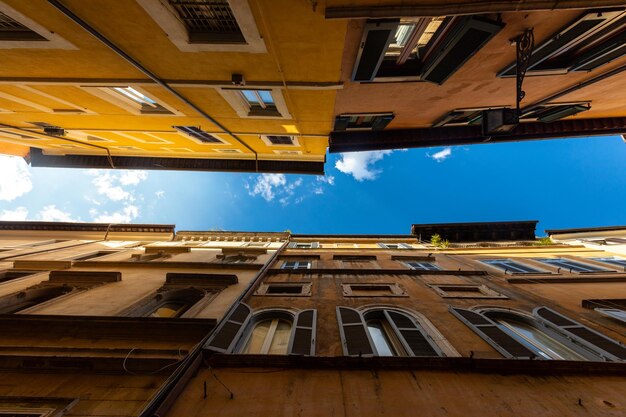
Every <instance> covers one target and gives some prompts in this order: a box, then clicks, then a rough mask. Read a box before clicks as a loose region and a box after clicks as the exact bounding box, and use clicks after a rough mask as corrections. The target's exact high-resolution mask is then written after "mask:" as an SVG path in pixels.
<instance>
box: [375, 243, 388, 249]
mask: <svg viewBox="0 0 626 417" xmlns="http://www.w3.org/2000/svg"><path fill="white" fill-rule="evenodd" d="M377 245H378V247H379V248H383V249H387V245H386V244H384V243H377Z"/></svg>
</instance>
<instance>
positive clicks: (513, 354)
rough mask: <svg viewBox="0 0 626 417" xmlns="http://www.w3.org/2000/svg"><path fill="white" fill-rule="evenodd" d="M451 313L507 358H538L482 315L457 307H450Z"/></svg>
mask: <svg viewBox="0 0 626 417" xmlns="http://www.w3.org/2000/svg"><path fill="white" fill-rule="evenodd" d="M450 312H451V313H452V314H454V315H455V316H457V318H458V319H459V320H461V321H462V322H463V323H465V324H466V325H467V326H468V327H469V328H470V329H472V330H473V331H474V332H476V334H478V335H479V336H480V337H482V338H483V339H485V341H486V342H487V343H489V344H490V345H491V346H493V347H494V348H495V349H496V350H497V351H498V352H500V353H501V354H503V355H504V356H505V357H507V358H516V359H529V358H533V357H535V356H536V355H535V353H534V352H532V351H531V350H530V349H528V348H526V347H525V346H524V345H523V344H521V343H520V342H518V341H517V340H515V339H514V338H513V337H512V336H510V335H509V334H508V333H506V332H504V331H503V330H502V329H500V327H498V325H497V324H496V323H494V322H493V321H491V320H489V318H487V317H485V316H483V315H482V314H479V313H476V312H474V311H471V310H466V309H463V308H456V307H450Z"/></svg>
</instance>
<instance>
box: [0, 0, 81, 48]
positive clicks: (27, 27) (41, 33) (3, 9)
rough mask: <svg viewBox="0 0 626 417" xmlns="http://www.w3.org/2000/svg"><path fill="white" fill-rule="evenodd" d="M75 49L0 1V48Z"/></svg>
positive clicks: (52, 32)
mask: <svg viewBox="0 0 626 417" xmlns="http://www.w3.org/2000/svg"><path fill="white" fill-rule="evenodd" d="M2 48H6V49H14V48H32V49H77V48H76V47H75V46H74V45H72V44H71V43H69V42H68V41H66V40H65V39H63V38H62V37H60V36H59V35H58V34H56V33H54V31H52V30H49V29H47V28H45V27H43V26H41V25H40V24H39V23H37V22H35V21H34V20H32V19H30V18H28V17H27V16H26V15H24V14H22V13H21V12H19V11H17V10H15V9H13V8H12V7H11V6H9V5H8V4H5V2H0V49H2Z"/></svg>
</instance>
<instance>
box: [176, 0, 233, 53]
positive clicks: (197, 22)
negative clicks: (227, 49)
mask: <svg viewBox="0 0 626 417" xmlns="http://www.w3.org/2000/svg"><path fill="white" fill-rule="evenodd" d="M169 3H170V5H171V6H172V7H173V8H174V9H175V10H176V13H177V14H178V17H179V18H180V20H182V22H183V23H184V25H185V27H186V28H187V31H188V34H189V41H190V42H191V43H207V42H208V43H212V42H215V43H217V42H223V43H245V38H244V37H243V34H242V33H241V29H239V25H238V24H237V19H236V18H235V15H234V14H233V11H232V10H231V8H230V5H229V4H228V1H227V0H195V1H194V0H169Z"/></svg>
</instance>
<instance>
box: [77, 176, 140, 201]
mask: <svg viewBox="0 0 626 417" xmlns="http://www.w3.org/2000/svg"><path fill="white" fill-rule="evenodd" d="M88 174H89V175H91V176H93V177H94V179H93V180H92V181H91V182H92V184H93V185H95V186H96V192H97V193H98V194H101V195H104V196H105V197H107V198H108V199H109V200H111V201H123V200H128V201H134V200H135V198H134V197H133V193H132V192H130V191H128V190H127V189H125V188H124V186H131V185H132V186H134V185H139V183H141V182H142V181H145V180H146V179H148V174H147V173H146V171H127V172H111V171H101V170H96V169H92V170H90V171H88Z"/></svg>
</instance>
